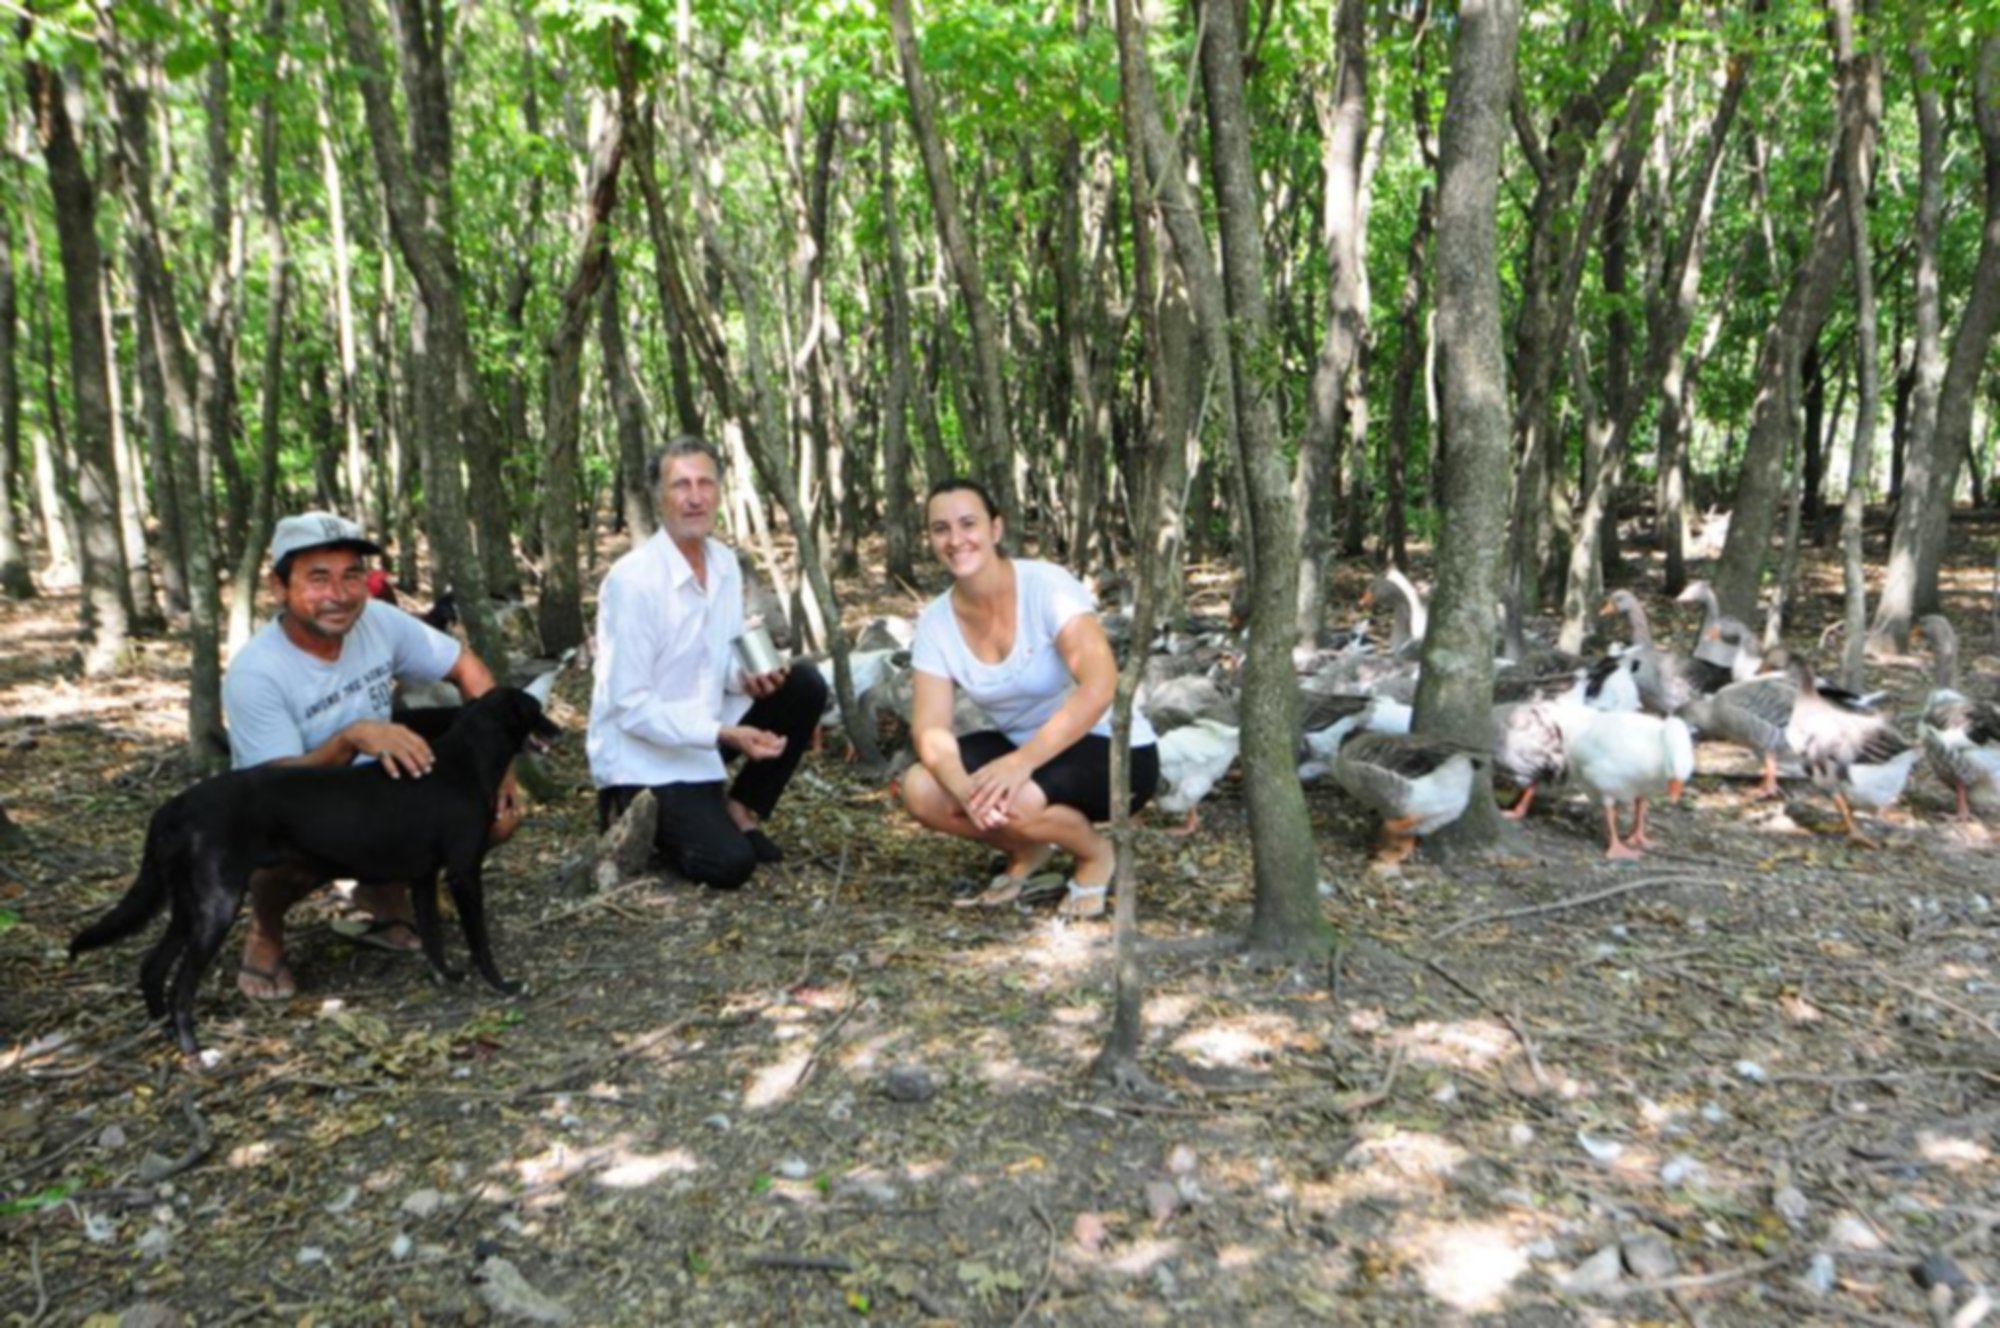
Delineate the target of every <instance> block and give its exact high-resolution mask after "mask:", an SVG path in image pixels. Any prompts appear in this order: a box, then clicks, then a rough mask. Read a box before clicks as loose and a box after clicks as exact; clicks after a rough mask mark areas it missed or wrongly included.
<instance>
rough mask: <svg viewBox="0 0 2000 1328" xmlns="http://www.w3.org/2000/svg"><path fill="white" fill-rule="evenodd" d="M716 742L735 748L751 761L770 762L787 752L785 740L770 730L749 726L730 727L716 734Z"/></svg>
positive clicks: (733, 725)
mask: <svg viewBox="0 0 2000 1328" xmlns="http://www.w3.org/2000/svg"><path fill="white" fill-rule="evenodd" d="M716 740H717V741H718V742H720V743H721V744H722V745H723V746H724V747H734V748H735V749H736V750H737V751H739V752H742V753H743V755H744V758H745V759H746V760H751V761H768V760H770V759H771V758H772V757H774V756H782V755H784V752H785V740H784V738H782V737H780V736H779V735H778V734H775V733H773V732H771V731H770V730H769V729H753V728H751V727H750V726H748V725H747V724H732V725H730V726H729V727H728V728H725V729H723V730H722V731H721V732H719V733H718V734H716Z"/></svg>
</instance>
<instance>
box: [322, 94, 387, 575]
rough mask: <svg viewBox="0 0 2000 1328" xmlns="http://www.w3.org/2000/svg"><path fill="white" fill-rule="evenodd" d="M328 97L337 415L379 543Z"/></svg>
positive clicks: (367, 520) (358, 500)
mask: <svg viewBox="0 0 2000 1328" xmlns="http://www.w3.org/2000/svg"><path fill="white" fill-rule="evenodd" d="M327 101H328V93H327V92H326V90H325V86H324V84H322V85H321V87H320V96H319V97H318V99H317V101H316V104H315V107H314V114H315V120H316V124H317V128H318V131H319V132H318V137H319V156H320V176H321V179H322V181H323V182H324V187H325V189H326V216H327V231H328V238H329V239H330V240H331V241H332V244H333V308H332V310H331V312H332V314H333V338H334V346H335V347H336V349H337V351H338V354H339V360H340V377H339V387H340V390H339V391H338V392H337V393H335V394H334V413H335V415H336V416H337V418H338V422H339V425H340V431H341V441H342V452H343V463H342V464H343V469H344V470H345V472H346V484H347V492H348V496H349V501H350V502H352V503H353V505H354V507H353V511H352V513H351V515H352V516H353V518H354V520H356V521H358V522H360V523H361V527H362V529H364V530H367V531H371V532H373V533H374V534H375V536H376V537H377V538H378V539H379V538H382V537H384V536H386V535H387V534H388V530H387V524H388V513H386V512H384V511H382V510H381V508H380V506H379V504H378V503H377V502H376V501H375V494H374V491H373V489H372V488H371V486H370V483H369V473H368V472H369V459H368V446H367V443H366V441H365V440H364V437H363V435H362V431H361V360H360V354H359V350H358V345H359V343H358V340H357V338H356V335H355V331H354V280H353V260H352V258H351V256H350V246H349V243H348V238H347V202H346V187H345V180H344V176H343V174H342V172H341V169H340V153H339V151H338V148H337V144H336V142H335V139H334V134H333V122H332V118H331V117H330V116H329V115H328V113H327Z"/></svg>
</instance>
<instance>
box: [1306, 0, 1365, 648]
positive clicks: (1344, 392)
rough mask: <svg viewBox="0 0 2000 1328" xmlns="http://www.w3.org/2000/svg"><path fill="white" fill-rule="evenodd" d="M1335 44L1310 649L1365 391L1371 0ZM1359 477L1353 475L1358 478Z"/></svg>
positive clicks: (1310, 459) (1346, 11)
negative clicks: (1342, 457)
mask: <svg viewBox="0 0 2000 1328" xmlns="http://www.w3.org/2000/svg"><path fill="white" fill-rule="evenodd" d="M1334 46H1335V50H1336V54H1335V59H1336V61H1337V64H1338V68H1337V69H1336V70H1335V72H1334V77H1333V86H1332V88H1331V89H1330V90H1329V91H1328V92H1327V93H1326V94H1325V96H1324V99H1323V100H1322V101H1321V104H1320V111H1319V121H1320V131H1321V133H1322V135H1323V136H1324V138H1325V146H1324V147H1323V149H1322V150H1321V153H1320V159H1321V167H1322V169H1323V170H1324V171H1325V173H1326V185H1325V199H1324V202H1323V206H1324V214H1323V219H1322V224H1321V233H1320V239H1321V242H1322V243H1323V244H1324V245H1325V247H1326V255H1327V282H1326V285H1327V300H1328V306H1329V307H1328V312H1327V322H1326V338H1325V340H1324V341H1323V342H1322V343H1321V345H1320V351H1319V360H1318V362H1317V363H1316V364H1315V365H1314V366H1313V375H1312V388H1311V394H1310V397H1309V400H1308V402H1307V406H1306V427H1305V436H1304V437H1303V438H1301V439H1300V440H1299V462H1298V469H1297V471H1296V473H1295V474H1294V475H1293V477H1292V508H1293V510H1294V511H1295V512H1296V513H1297V521H1298V532H1297V539H1298V542H1299V599H1298V606H1297V619H1296V628H1295V630H1296V632H1297V635H1298V641H1299V644H1300V645H1301V646H1305V647H1308V648H1309V647H1312V646H1315V645H1317V644H1318V642H1319V629H1320V626H1321V624H1322V623H1323V622H1324V621H1325V617H1326V579H1327V572H1328V568H1327V563H1328V561H1329V560H1330V559H1331V557H1332V545H1333V522H1334V512H1333V485H1332V484H1331V483H1330V481H1331V479H1332V471H1333V466H1334V459H1335V455H1336V452H1337V449H1339V448H1340V446H1341V445H1342V443H1343V441H1344V440H1345V437H1346V433H1347V423H1348V411H1349V407H1350V405H1351V404H1352V402H1353V399H1354V397H1355V396H1356V395H1357V394H1356V393H1355V392H1354V391H1353V390H1352V385H1351V383H1350V378H1351V377H1352V376H1354V375H1358V374H1359V372H1360V361H1361V338H1362V335H1363V333H1364V332H1365V330H1366V328H1367V323H1368V309H1367V306H1366V304H1365V303H1364V302H1363V294H1362V292H1363V289H1364V282H1365V280H1366V273H1364V272H1363V271H1362V268H1361V243H1362V239H1363V233H1364V231H1365V229H1366V227H1367V224H1368V223H1367V218H1366V217H1365V216H1364V215H1363V214H1362V210H1361V198H1362V190H1361V156H1362V148H1363V146H1364V144H1365V142H1366V139H1367V129H1368V7H1367V6H1366V5H1365V4H1364V3H1362V0H1341V5H1340V15H1339V18H1338V20H1337V21H1336V23H1335V26H1334ZM1355 469H1358V468H1355ZM1359 479H1360V476H1359V475H1358V474H1354V480H1355V481H1356V482H1357V483H1358V481H1359ZM1350 487H1353V486H1350ZM1350 501H1353V499H1352V497H1351V496H1350Z"/></svg>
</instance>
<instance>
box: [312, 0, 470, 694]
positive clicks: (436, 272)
mask: <svg viewBox="0 0 2000 1328" xmlns="http://www.w3.org/2000/svg"><path fill="white" fill-rule="evenodd" d="M339 3H340V13H341V17H342V19H343V24H344V27H345V30H346V38H347V47H348V54H349V58H350V59H351V60H352V61H353V62H354V65H355V67H356V69H357V70H358V72H359V74H360V78H359V80H358V81H359V84H360V88H361V99H362V106H363V109H364V111H365V112H366V117H367V121H368V137H369V141H370V143H371V144H372V145H373V147H374V152H375V167H376V174H377V175H378V176H379V177H380V179H381V182H382V197H383V202H384V204H385V205H386V207H387V209H388V213H389V223H390V230H391V231H392V232H393V233H394V235H395V238H396V247H397V248H398V249H399V250H400V251H401V253H402V255H403V262H404V263H405V264H407V265H408V267H409V269H410V273H411V275H412V276H413V277H414V278H415V279H416V283H417V289H418V292H419V294H420V295H421V297H422V310H423V313H424V316H423V317H415V316H413V317H412V319H411V330H412V336H413V337H415V338H418V339H419V340H418V342H417V344H416V346H415V347H414V350H415V354H416V363H415V365H414V368H415V371H416V378H417V381H416V384H415V387H416V397H417V411H418V418H417V424H418V432H419V434H420V439H419V445H420V446H421V447H422V449H423V455H424V459H425V462H426V464H425V466H424V503H425V509H426V516H427V521H426V525H427V527H428V532H429V535H430V541H431V557H432V559H433V560H434V563H435V568H434V571H433V574H432V575H433V579H434V580H435V581H437V582H438V584H440V585H442V584H446V583H449V584H451V585H453V586H455V587H456V589H457V590H458V603H459V609H460V611H461V612H462V613H463V614H464V615H465V627H466V633H467V635H469V636H470V637H471V638H472V646H473V649H474V650H476V651H478V652H479V654H480V655H481V656H482V657H483V658H485V659H487V660H489V661H492V662H493V663H494V664H495V665H496V666H504V664H505V659H506V656H505V653H504V651H505V643H504V642H503V641H502V640H501V639H500V636H499V633H498V631H497V630H496V628H495V626H494V623H493V615H492V612H491V610H490V609H489V607H488V602H487V578H486V569H485V566H484V564H483V563H482V562H481V561H480V559H479V557H478V556H476V554H475V550H474V547H473V543H472V540H471V539H470V538H469V537H468V531H469V530H470V522H469V518H468V514H467V511H466V502H465V490H464V486H463V484H462V482H461V480H460V478H459V463H460V461H461V459H463V460H464V461H465V462H466V463H468V464H469V465H470V467H471V469H472V471H473V473H474V474H475V475H478V474H479V473H480V472H481V471H482V470H485V471H486V472H488V473H489V474H490V473H491V472H492V471H493V470H494V468H495V465H496V461H497V458H496V457H495V456H494V455H493V448H492V447H491V446H490V445H489V444H488V441H487V439H486V437H485V430H486V428H487V422H486V419H485V412H484V410H483V408H482V403H481V402H480V401H479V398H478V389H479V384H478V381H477V375H476V374H475V373H474V369H473V363H472V349H471V343H470V341H469V340H468V334H467V331H466V325H465V311H464V306H463V303H462V302H461V299H460V296H459V290H458V259H457V255H456V252H455V250H454V248H453V238H452V236H453V231H452V227H453V221H452V213H451V159H450V144H451V121H450V108H449V104H448V102H447V99H446V89H445V83H444V67H443V62H442V61H443V53H442V50H441V49H440V48H441V44H442V40H443V33H442V32H438V31H432V25H433V23H434V22H440V23H441V21H442V15H441V14H439V15H435V16H434V17H433V16H427V15H426V14H425V13H424V12H423V7H422V4H421V0H397V13H398V15H399V18H400V22H399V23H398V24H397V36H398V39H399V41H400V43H401V46H402V50H403V59H404V65H405V68H406V73H407V74H408V80H409V86H410V91H411V96H410V99H409V100H410V135H411V138H412V140H413V142H414V144H415V150H414V152H411V151H408V150H406V149H405V148H404V146H403V141H402V138H401V135H400V132H399V131H398V129H397V127H396V117H395V109H394V107H393V105H392V104H391V102H390V97H389V75H388V72H387V70H386V69H385V67H384V65H383V61H382V50H381V46H380V45H379V43H378V42H377V40H376V36H375V20H374V16H373V14H372V13H371V11H370V5H369V3H368V0H339ZM413 162H414V166H415V169H416V170H417V171H418V172H420V173H421V179H418V178H415V177H413V176H412V173H411V172H412V164H413ZM461 438H463V440H464V447H463V453H462V454H461V448H460V446H459V443H460V440H461ZM481 533H482V534H484V535H486V536H487V537H488V538H491V539H499V540H503V541H504V540H505V538H506V527H505V525H504V513H503V514H502V524H501V525H499V526H498V527H495V528H492V529H489V530H485V531H483V532H481Z"/></svg>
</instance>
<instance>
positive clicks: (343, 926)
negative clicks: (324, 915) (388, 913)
mask: <svg viewBox="0 0 2000 1328" xmlns="http://www.w3.org/2000/svg"><path fill="white" fill-rule="evenodd" d="M329 929H330V930H331V931H332V932H333V934H334V935H335V936H338V937H340V938H341V939H342V940H345V941H352V942H354V943H355V944H356V945H365V946H368V947H369V948H371V949H375V950H387V951H388V952H389V953H390V954H422V953H423V945H422V942H421V938H420V937H418V936H417V929H416V928H415V927H414V926H412V925H411V924H410V923H407V922H405V921H403V920H402V919H401V918H342V919H341V920H340V921H338V922H334V923H330V924H329ZM399 932H400V933H405V934H407V935H408V936H409V937H410V938H411V939H412V940H416V941H418V942H419V943H418V944H416V945H398V944H396V942H395V941H394V940H393V939H392V938H393V937H395V936H396V935H397V934H398V933H399Z"/></svg>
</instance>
